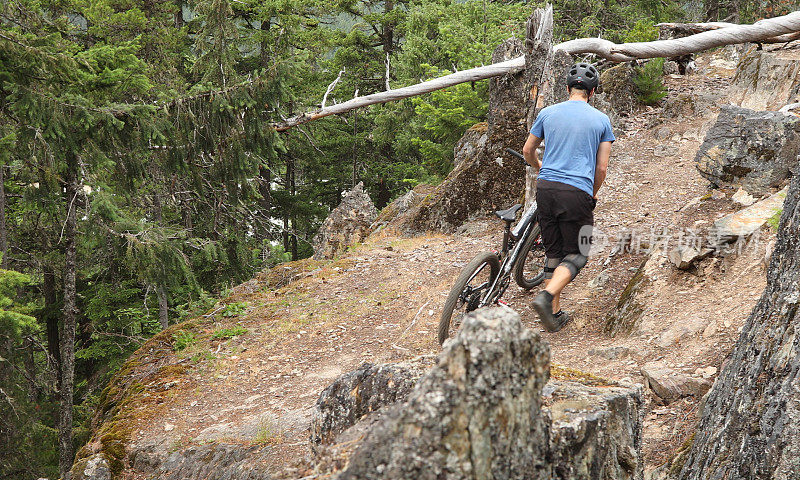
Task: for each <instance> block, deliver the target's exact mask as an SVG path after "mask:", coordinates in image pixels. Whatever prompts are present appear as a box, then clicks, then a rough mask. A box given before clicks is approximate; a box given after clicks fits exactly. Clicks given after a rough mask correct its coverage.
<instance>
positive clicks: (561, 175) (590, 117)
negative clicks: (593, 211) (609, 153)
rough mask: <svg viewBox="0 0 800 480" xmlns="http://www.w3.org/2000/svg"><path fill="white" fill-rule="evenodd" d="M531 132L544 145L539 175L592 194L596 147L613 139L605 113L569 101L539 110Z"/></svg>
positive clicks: (576, 101)
mask: <svg viewBox="0 0 800 480" xmlns="http://www.w3.org/2000/svg"><path fill="white" fill-rule="evenodd" d="M531 134H532V135H534V136H536V137H539V138H541V139H544V141H545V145H546V148H545V149H544V158H543V159H542V168H541V170H540V171H539V178H542V179H544V180H550V181H552V182H561V183H566V184H567V185H572V186H573V187H577V188H580V189H581V190H583V191H584V192H586V193H588V194H589V195H593V194H594V171H595V167H596V166H597V147H599V146H600V143H601V142H613V141H614V140H616V138H614V132H612V131H611V122H610V121H609V120H608V115H606V114H605V113H603V112H601V111H600V110H597V109H596V108H594V107H593V106H591V105H589V104H588V103H587V102H583V101H580V100H568V101H566V102H561V103H558V104H556V105H551V106H549V107H547V108H544V109H542V111H541V112H539V115H538V116H537V117H536V121H535V122H534V123H533V127H531Z"/></svg>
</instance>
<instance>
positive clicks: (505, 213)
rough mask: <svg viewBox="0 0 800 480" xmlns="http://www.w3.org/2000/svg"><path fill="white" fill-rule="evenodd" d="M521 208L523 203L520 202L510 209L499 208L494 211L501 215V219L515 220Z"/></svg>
mask: <svg viewBox="0 0 800 480" xmlns="http://www.w3.org/2000/svg"><path fill="white" fill-rule="evenodd" d="M520 208H522V205H520V204H519V203H518V204H516V205H514V206H513V207H511V208H509V209H506V210H498V211H496V212H494V214H495V215H497V216H498V217H500V219H501V220H505V221H506V222H513V221H514V219H515V218H516V217H517V212H518V211H519V209H520Z"/></svg>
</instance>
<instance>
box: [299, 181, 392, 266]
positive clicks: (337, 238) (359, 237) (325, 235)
mask: <svg viewBox="0 0 800 480" xmlns="http://www.w3.org/2000/svg"><path fill="white" fill-rule="evenodd" d="M377 216H378V210H377V209H376V208H375V205H374V204H373V203H372V200H371V199H370V198H369V194H367V192H365V191H364V183H363V182H360V183H359V184H358V185H356V186H355V187H354V188H353V189H352V190H350V191H349V192H347V193H346V194H345V195H344V198H342V201H341V203H340V204H339V206H338V207H336V208H334V209H333V211H331V213H330V215H328V218H326V219H325V221H324V222H323V223H322V227H320V229H319V232H317V234H316V235H315V236H314V238H313V240H312V243H313V245H314V258H315V259H316V260H324V259H329V258H333V257H334V256H335V255H336V254H337V253H339V252H341V251H342V250H344V249H345V248H347V247H349V246H351V245H354V244H356V243H358V242H361V241H363V240H364V239H365V238H366V237H367V235H369V232H370V226H371V225H372V222H373V221H374V220H375V217H377Z"/></svg>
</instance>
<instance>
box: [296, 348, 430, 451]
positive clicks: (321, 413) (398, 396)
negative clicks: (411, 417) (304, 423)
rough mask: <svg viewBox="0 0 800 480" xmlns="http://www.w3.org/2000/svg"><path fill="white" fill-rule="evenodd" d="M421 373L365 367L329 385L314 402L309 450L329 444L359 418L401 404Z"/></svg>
mask: <svg viewBox="0 0 800 480" xmlns="http://www.w3.org/2000/svg"><path fill="white" fill-rule="evenodd" d="M420 376H422V371H421V370H420V369H419V368H413V367H409V366H405V365H400V364H396V365H395V364H388V365H373V364H371V363H365V364H363V365H361V366H360V367H359V368H358V369H357V370H354V371H352V372H349V373H346V374H344V375H342V376H340V377H339V378H337V379H336V380H335V381H334V382H333V383H332V384H331V385H329V386H328V387H327V388H326V389H325V390H323V392H322V394H320V396H319V398H318V399H317V404H316V406H315V407H314V414H313V417H312V420H311V446H312V448H314V446H315V445H318V444H320V443H330V441H331V440H332V439H333V438H335V436H336V435H337V434H339V433H341V432H343V431H344V430H346V429H348V428H350V427H352V426H353V425H355V424H356V423H357V422H358V421H359V420H361V418H362V417H364V416H365V415H368V414H370V413H373V412H375V411H377V410H379V409H380V408H382V407H385V406H387V405H393V404H395V403H397V402H399V401H402V400H405V398H406V397H407V396H408V394H409V393H410V392H411V389H413V388H414V385H415V384H416V382H417V380H418V379H419V377H420Z"/></svg>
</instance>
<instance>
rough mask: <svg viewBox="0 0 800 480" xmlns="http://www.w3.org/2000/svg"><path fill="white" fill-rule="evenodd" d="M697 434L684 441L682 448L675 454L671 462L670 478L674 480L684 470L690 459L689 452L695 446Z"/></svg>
mask: <svg viewBox="0 0 800 480" xmlns="http://www.w3.org/2000/svg"><path fill="white" fill-rule="evenodd" d="M696 433H697V432H693V433H692V434H691V435H689V438H687V439H686V440H684V442H683V444H682V445H681V447H680V448H679V449H678V451H677V452H675V456H674V457H672V458H671V459H670V460H669V464H670V465H669V476H670V478H674V477H675V476H677V475H678V474H679V473H681V470H683V465H684V464H685V463H686V459H687V458H688V457H689V452H690V451H691V450H692V445H693V444H694V436H695V434H696Z"/></svg>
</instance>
